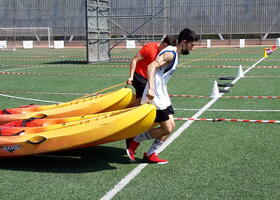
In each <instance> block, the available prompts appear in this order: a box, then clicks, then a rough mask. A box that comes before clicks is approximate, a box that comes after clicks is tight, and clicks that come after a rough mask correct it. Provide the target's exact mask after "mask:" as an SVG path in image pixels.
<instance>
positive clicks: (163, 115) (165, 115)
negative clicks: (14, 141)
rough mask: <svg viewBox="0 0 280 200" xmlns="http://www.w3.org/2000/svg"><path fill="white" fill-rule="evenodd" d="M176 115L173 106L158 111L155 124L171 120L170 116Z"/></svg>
mask: <svg viewBox="0 0 280 200" xmlns="http://www.w3.org/2000/svg"><path fill="white" fill-rule="evenodd" d="M174 113H175V112H174V109H173V107H172V105H171V106H168V107H167V108H166V109H164V110H157V114H156V119H155V122H164V121H167V120H169V115H173V114H174Z"/></svg>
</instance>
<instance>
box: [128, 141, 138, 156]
mask: <svg viewBox="0 0 280 200" xmlns="http://www.w3.org/2000/svg"><path fill="white" fill-rule="evenodd" d="M139 144H140V143H139V142H135V141H134V140H131V141H129V144H128V148H127V149H126V153H127V155H128V157H129V159H130V160H135V157H134V154H135V151H136V149H137V147H138V146H139Z"/></svg>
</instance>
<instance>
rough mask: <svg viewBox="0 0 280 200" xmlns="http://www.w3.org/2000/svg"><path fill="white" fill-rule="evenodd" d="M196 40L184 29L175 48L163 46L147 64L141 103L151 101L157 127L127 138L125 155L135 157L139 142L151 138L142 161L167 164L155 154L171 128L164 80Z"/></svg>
mask: <svg viewBox="0 0 280 200" xmlns="http://www.w3.org/2000/svg"><path fill="white" fill-rule="evenodd" d="M197 41H198V37H197V35H196V33H195V32H194V31H192V30H190V29H184V30H182V31H181V32H180V34H179V37H178V44H177V45H176V47H173V46H168V47H166V48H165V49H163V50H162V51H161V52H160V53H159V55H158V57H157V58H156V60H155V61H153V62H152V63H151V64H149V66H148V76H147V78H148V83H147V85H146V88H145V90H144V93H143V96H142V99H141V104H143V103H147V102H151V103H152V104H154V105H155V106H156V108H157V114H156V119H155V122H157V123H159V124H160V127H158V128H153V129H150V130H148V131H146V132H144V133H142V134H140V135H138V136H136V137H134V138H133V139H132V140H130V142H129V144H128V148H127V155H128V156H129V158H130V159H131V160H135V151H136V149H137V147H138V146H139V144H140V143H141V142H143V141H144V140H149V139H155V140H154V143H153V144H152V146H151V148H150V149H149V151H148V152H147V153H144V157H143V161H144V162H148V163H157V164H166V163H168V160H163V159H160V158H158V157H157V155H156V151H157V150H158V148H159V147H160V146H161V145H162V144H163V143H164V141H165V140H166V139H167V138H168V136H169V135H170V133H171V132H172V131H173V129H174V128H175V122H174V118H173V114H174V110H173V107H172V105H171V101H170V98H169V94H168V91H167V82H168V80H169V79H170V77H171V75H172V74H173V72H174V71H175V69H176V66H177V64H178V55H181V54H183V55H188V54H189V52H190V51H191V50H192V49H193V47H194V46H195V42H197Z"/></svg>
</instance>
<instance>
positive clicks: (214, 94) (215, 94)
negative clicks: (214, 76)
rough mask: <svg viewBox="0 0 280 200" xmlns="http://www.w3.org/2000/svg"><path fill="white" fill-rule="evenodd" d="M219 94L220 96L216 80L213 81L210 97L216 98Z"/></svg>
mask: <svg viewBox="0 0 280 200" xmlns="http://www.w3.org/2000/svg"><path fill="white" fill-rule="evenodd" d="M220 96H221V94H220V92H219V88H218V84H217V81H214V84H213V88H212V92H211V95H210V98H216V97H220Z"/></svg>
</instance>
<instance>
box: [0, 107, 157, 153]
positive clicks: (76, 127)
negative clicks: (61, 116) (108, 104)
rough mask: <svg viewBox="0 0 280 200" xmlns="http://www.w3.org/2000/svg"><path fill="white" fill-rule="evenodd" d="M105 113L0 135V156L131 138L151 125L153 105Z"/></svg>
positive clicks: (153, 114)
mask: <svg viewBox="0 0 280 200" xmlns="http://www.w3.org/2000/svg"><path fill="white" fill-rule="evenodd" d="M100 116H102V115H100ZM104 116H105V115H103V117H100V118H98V117H95V118H89V119H85V120H81V121H74V122H69V123H64V124H60V125H52V126H57V128H54V127H53V128H50V129H51V130H46V131H42V132H38V133H37V132H36V133H34V132H32V133H28V130H26V131H23V132H22V133H20V134H17V135H13V136H0V157H14V156H25V155H33V154H40V153H47V152H53V151H60V150H65V149H73V148H81V147H88V146H93V145H98V144H103V143H108V142H113V141H117V140H122V139H126V138H130V137H134V136H136V135H138V134H139V133H142V132H143V131H145V130H148V129H150V128H151V127H152V125H153V123H154V119H155V116H156V108H155V106H153V105H151V104H144V105H141V106H138V107H134V108H131V109H126V110H124V111H119V113H118V112H115V113H114V114H111V115H109V116H107V117H104Z"/></svg>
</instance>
